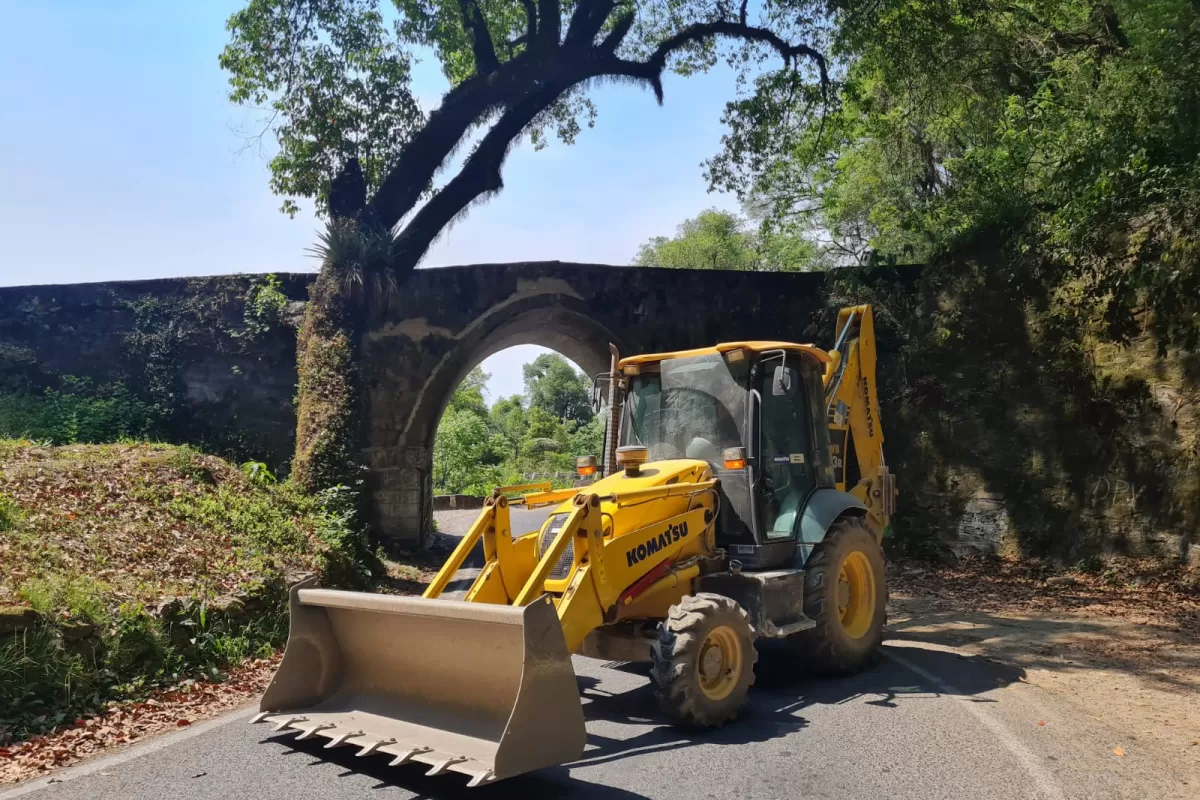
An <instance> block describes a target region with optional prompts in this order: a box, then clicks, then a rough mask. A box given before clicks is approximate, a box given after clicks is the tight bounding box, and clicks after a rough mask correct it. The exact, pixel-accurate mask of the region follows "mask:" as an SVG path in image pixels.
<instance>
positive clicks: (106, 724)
mask: <svg viewBox="0 0 1200 800" xmlns="http://www.w3.org/2000/svg"><path fill="white" fill-rule="evenodd" d="M279 658H280V657H279V656H278V655H276V656H273V657H272V658H260V659H255V660H252V661H248V662H246V663H245V664H242V665H241V666H239V667H236V668H234V669H232V670H230V671H229V673H228V675H227V676H226V677H225V679H224V680H223V681H221V682H220V683H206V682H198V681H189V682H187V683H186V684H180V685H179V686H176V687H173V688H170V689H162V690H160V691H157V692H154V693H153V694H152V695H151V696H150V697H149V698H147V699H146V700H143V701H138V702H125V703H117V704H114V705H112V706H110V707H109V708H108V709H107V710H105V711H103V712H101V713H99V714H97V715H95V716H93V717H87V718H85V719H77V720H75V721H74V722H72V723H70V724H69V725H66V726H64V727H62V728H60V729H58V730H57V731H54V732H52V733H48V734H45V735H43V736H35V737H34V738H32V739H28V740H26V741H24V742H20V743H19V744H16V745H13V746H12V747H7V748H2V749H0V785H2V784H6V783H15V782H17V781H23V780H28V779H29V778H34V777H37V776H38V775H42V774H44V773H46V772H49V771H50V770H53V769H58V768H60V767H64V766H67V765H68V764H72V763H74V762H76V761H80V760H82V759H84V758H88V757H90V756H94V755H97V754H99V753H102V752H104V751H106V750H111V749H113V748H115V747H119V746H121V745H126V744H131V743H134V742H140V741H142V740H143V739H146V738H148V737H150V736H153V735H155V734H159V733H163V732H166V731H169V730H176V729H179V728H185V727H187V726H189V725H191V724H192V723H194V722H196V721H198V720H202V719H206V718H209V717H215V716H217V715H218V714H221V713H222V712H225V711H228V710H230V709H233V708H237V707H238V706H241V705H244V704H246V703H248V702H250V701H251V700H253V699H255V698H256V697H257V696H258V695H260V694H261V693H262V692H263V690H264V689H266V687H267V684H268V683H269V682H270V680H271V676H272V675H274V674H275V668H276V667H277V666H279Z"/></svg>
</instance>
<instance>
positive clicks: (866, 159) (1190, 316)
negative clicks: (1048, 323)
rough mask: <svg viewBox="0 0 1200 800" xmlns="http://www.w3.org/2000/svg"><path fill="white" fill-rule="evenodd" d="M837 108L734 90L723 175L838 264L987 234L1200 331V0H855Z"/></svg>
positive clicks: (1021, 262) (841, 14)
mask: <svg viewBox="0 0 1200 800" xmlns="http://www.w3.org/2000/svg"><path fill="white" fill-rule="evenodd" d="M828 10H829V13H830V20H831V24H832V26H833V30H834V31H835V33H834V35H833V37H832V39H833V41H832V44H831V52H832V53H833V54H834V55H835V57H836V66H835V68H834V70H833V72H834V74H835V78H836V87H835V88H836V91H835V92H833V93H832V94H831V97H832V104H831V106H830V108H829V109H825V108H824V107H823V106H822V105H821V104H813V103H811V102H809V100H808V99H806V98H800V99H797V98H796V97H794V96H792V95H791V94H790V93H789V91H788V89H787V87H786V86H782V85H772V82H773V81H774V80H775V79H774V78H773V77H771V76H766V77H764V78H763V79H761V80H760V82H759V91H758V92H756V93H755V94H754V96H753V97H749V98H743V99H742V100H739V101H738V102H735V103H732V104H730V106H729V108H728V111H727V114H726V121H727V122H728V123H729V125H730V133H729V135H728V136H727V138H726V140H725V147H724V149H723V151H722V152H721V153H720V154H718V155H717V156H716V157H715V158H713V159H712V160H711V161H710V162H709V164H708V167H707V168H708V176H709V179H710V181H711V183H712V185H713V186H714V187H716V188H724V189H731V190H734V191H737V192H738V193H740V194H741V196H742V197H744V198H746V199H748V200H754V201H756V202H758V203H759V204H760V205H762V207H764V208H766V209H767V210H768V212H769V216H770V218H772V219H774V220H776V221H778V222H783V223H790V224H797V225H800V226H802V227H805V228H807V229H809V230H810V231H813V232H815V233H817V234H819V235H821V236H823V237H824V238H825V246H824V247H823V252H822V260H823V263H824V264H826V265H839V264H847V263H867V262H872V261H881V260H882V261H907V262H923V261H929V260H931V259H936V258H937V256H938V255H940V254H942V253H946V252H948V251H951V250H953V249H954V248H956V247H960V246H963V245H964V244H967V243H970V242H973V241H978V240H980V239H981V237H982V238H987V239H990V240H993V241H995V240H999V241H1000V242H1001V243H1002V244H1003V245H1004V246H1005V248H1006V250H1007V252H1009V253H1010V254H1011V256H1012V268H1013V270H1014V279H1015V280H1021V281H1026V282H1029V281H1033V282H1036V283H1037V284H1038V285H1040V286H1044V287H1047V288H1048V290H1049V291H1050V293H1051V294H1052V295H1053V296H1054V297H1055V298H1056V300H1057V301H1058V303H1059V307H1060V309H1061V311H1062V313H1065V314H1068V315H1070V316H1072V317H1074V318H1078V319H1081V320H1085V321H1088V322H1090V323H1094V324H1095V325H1097V326H1098V327H1100V328H1102V329H1103V330H1105V331H1106V332H1107V333H1108V334H1109V335H1113V336H1115V337H1117V338H1121V337H1122V336H1124V335H1125V334H1126V333H1127V331H1128V330H1129V329H1130V328H1131V327H1132V320H1133V317H1134V315H1135V314H1136V313H1137V312H1138V311H1140V310H1141V309H1143V308H1149V309H1151V310H1153V311H1155V312H1156V314H1155V315H1154V324H1155V325H1156V326H1157V327H1158V332H1159V334H1160V336H1161V338H1162V340H1163V341H1177V342H1180V343H1182V344H1185V345H1187V346H1195V344H1197V342H1198V341H1200V325H1198V321H1200V223H1198V222H1197V220H1200V7H1198V6H1197V4H1196V3H1194V2H1189V0H1111V1H1110V2H1096V0H1005V2H999V1H998V0H946V2H938V3H928V2H913V0H870V1H867V0H837V1H836V2H832V3H830V5H829V7H828Z"/></svg>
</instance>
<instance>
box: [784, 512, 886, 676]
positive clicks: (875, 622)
mask: <svg viewBox="0 0 1200 800" xmlns="http://www.w3.org/2000/svg"><path fill="white" fill-rule="evenodd" d="M884 570H885V566H884V561H883V548H881V547H880V546H879V543H878V542H876V541H875V537H874V536H872V535H871V532H870V531H869V530H868V529H867V526H866V522H865V521H864V520H863V518H862V517H842V518H841V519H839V520H837V521H836V522H834V523H833V525H831V526H830V528H829V532H828V533H826V535H825V539H824V540H823V541H822V542H821V543H820V544H818V545H817V546H816V548H815V549H814V550H813V553H812V555H811V556H810V557H809V559H808V562H807V563H806V564H805V565H804V573H805V575H804V613H805V614H806V615H807V616H808V617H809V619H812V620H814V621H815V622H816V623H817V625H816V627H814V628H810V629H809V630H807V631H802V632H801V633H798V634H795V635H794V636H792V637H790V641H792V642H793V643H794V644H795V645H796V646H797V647H798V648H799V649H800V650H801V651H802V654H803V658H804V659H805V660H806V661H807V662H808V663H809V664H810V665H811V666H812V668H813V669H814V670H816V671H817V672H821V673H825V674H832V675H848V674H851V673H854V672H858V671H859V670H861V669H863V668H864V667H866V666H867V665H868V664H870V663H871V662H872V661H874V660H875V658H876V657H877V656H878V653H879V646H880V645H881V644H882V643H883V627H884V625H885V624H886V623H887V577H886V573H885V571H884Z"/></svg>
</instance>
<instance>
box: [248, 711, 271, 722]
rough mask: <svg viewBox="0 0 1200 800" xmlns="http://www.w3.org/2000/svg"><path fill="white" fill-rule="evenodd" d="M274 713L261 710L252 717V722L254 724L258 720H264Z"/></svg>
mask: <svg viewBox="0 0 1200 800" xmlns="http://www.w3.org/2000/svg"><path fill="white" fill-rule="evenodd" d="M272 713H273V712H270V711H260V712H258V713H257V714H255V715H254V716H253V717H251V718H250V724H251V725H253V724H254V723H256V722H262V721H263V720H265V719H266V718H267V717H269V716H271V714H272Z"/></svg>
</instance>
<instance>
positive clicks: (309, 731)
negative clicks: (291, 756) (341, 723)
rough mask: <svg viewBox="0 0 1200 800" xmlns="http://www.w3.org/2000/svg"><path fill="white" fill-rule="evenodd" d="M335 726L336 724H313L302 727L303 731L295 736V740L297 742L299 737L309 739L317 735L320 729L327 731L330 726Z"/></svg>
mask: <svg viewBox="0 0 1200 800" xmlns="http://www.w3.org/2000/svg"><path fill="white" fill-rule="evenodd" d="M336 727H337V726H336V725H314V726H312V727H311V728H303V729H302V731H303V732H302V733H301V734H300V735H299V736H297V737H296V741H297V742H298V741H300V740H301V739H309V738H311V737H313V736H315V735H317V734H318V733H320V732H321V731H327V730H329V729H330V728H336Z"/></svg>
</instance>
